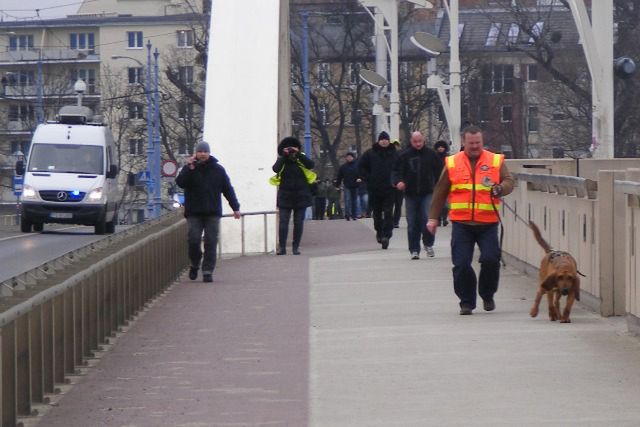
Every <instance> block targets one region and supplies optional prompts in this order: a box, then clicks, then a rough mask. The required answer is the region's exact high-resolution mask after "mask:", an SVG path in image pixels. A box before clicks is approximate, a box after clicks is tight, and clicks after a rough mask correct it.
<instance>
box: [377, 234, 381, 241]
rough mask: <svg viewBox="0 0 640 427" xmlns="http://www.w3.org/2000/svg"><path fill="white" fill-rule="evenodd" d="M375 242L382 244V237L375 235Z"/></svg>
mask: <svg viewBox="0 0 640 427" xmlns="http://www.w3.org/2000/svg"><path fill="white" fill-rule="evenodd" d="M376 242H378V243H382V236H381V235H379V234H376Z"/></svg>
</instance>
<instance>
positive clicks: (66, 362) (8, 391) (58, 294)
mask: <svg viewBox="0 0 640 427" xmlns="http://www.w3.org/2000/svg"><path fill="white" fill-rule="evenodd" d="M181 214H182V212H181V211H175V212H173V213H170V214H167V215H164V216H162V217H160V218H157V219H155V220H152V221H147V222H145V223H143V224H140V225H138V226H136V227H132V228H131V231H129V230H127V231H125V232H123V233H118V234H116V235H113V236H108V237H106V238H105V239H102V240H100V241H98V242H95V243H92V244H90V245H87V246H86V247H84V248H81V249H77V250H75V251H72V252H70V253H68V254H65V255H63V256H61V257H58V258H56V259H54V260H52V261H50V262H48V263H46V264H44V265H42V266H40V267H38V268H36V269H33V270H32V271H29V272H26V273H23V274H21V275H20V276H18V277H14V278H12V279H11V280H9V281H5V282H4V283H2V285H1V287H2V289H3V290H4V292H5V297H3V298H0V366H1V367H0V369H1V370H0V374H1V377H0V425H2V426H15V425H18V421H19V417H27V416H34V415H37V409H36V408H37V405H38V404H44V403H47V402H48V401H49V398H48V397H47V395H49V394H52V393H56V392H58V391H59V384H62V383H65V380H66V376H67V375H73V374H77V369H78V368H79V367H81V366H86V365H87V362H88V360H89V359H92V358H94V357H95V352H97V351H101V350H102V349H103V346H104V345H106V344H108V343H109V342H110V339H111V338H112V337H114V336H115V335H116V333H117V332H118V331H120V330H121V328H122V326H123V325H126V324H128V322H130V321H131V320H133V319H135V318H136V316H137V314H138V313H139V312H140V311H141V310H143V309H144V308H145V307H146V306H147V305H148V302H149V301H150V300H153V299H154V298H156V297H157V296H158V295H159V294H161V293H162V292H163V291H164V290H165V289H166V288H167V287H168V286H169V285H170V284H171V283H173V282H174V281H175V280H176V279H177V277H178V276H179V275H180V273H181V272H182V271H183V270H184V269H185V268H186V267H187V266H188V265H189V261H188V257H187V251H186V237H187V222H186V221H185V220H184V219H183V218H181ZM256 215H262V216H263V218H264V219H263V221H262V223H263V227H264V230H263V234H264V252H268V236H269V234H268V231H267V230H268V216H269V215H277V212H276V211H264V212H250V213H244V214H242V217H241V236H240V239H241V242H242V244H241V247H242V251H241V252H242V254H243V255H244V254H245V253H246V247H245V244H244V242H245V240H246V236H245V235H246V233H247V228H246V226H245V217H247V216H256ZM229 216H231V215H225V217H229Z"/></svg>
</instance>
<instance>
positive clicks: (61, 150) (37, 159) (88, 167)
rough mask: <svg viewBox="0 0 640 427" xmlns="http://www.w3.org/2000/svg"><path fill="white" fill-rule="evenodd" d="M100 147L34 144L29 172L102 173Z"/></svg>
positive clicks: (101, 151)
mask: <svg viewBox="0 0 640 427" xmlns="http://www.w3.org/2000/svg"><path fill="white" fill-rule="evenodd" d="M103 165H104V160H103V150H102V147H100V146H98V145H71V144H34V145H33V147H31V154H30V156H29V165H28V166H27V170H28V171H29V172H57V173H86V174H96V175H102V174H103V173H104V166H103Z"/></svg>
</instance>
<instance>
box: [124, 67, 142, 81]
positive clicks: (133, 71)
mask: <svg viewBox="0 0 640 427" xmlns="http://www.w3.org/2000/svg"><path fill="white" fill-rule="evenodd" d="M142 72H143V70H142V67H129V68H127V74H128V76H129V84H130V85H138V84H142Z"/></svg>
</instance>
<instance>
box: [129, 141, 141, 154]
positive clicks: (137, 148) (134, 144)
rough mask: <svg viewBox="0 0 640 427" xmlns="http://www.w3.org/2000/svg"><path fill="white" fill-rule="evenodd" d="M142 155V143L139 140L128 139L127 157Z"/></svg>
mask: <svg viewBox="0 0 640 427" xmlns="http://www.w3.org/2000/svg"><path fill="white" fill-rule="evenodd" d="M142 154H144V141H143V140H142V139H141V138H131V139H129V155H131V156H141V155H142Z"/></svg>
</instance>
